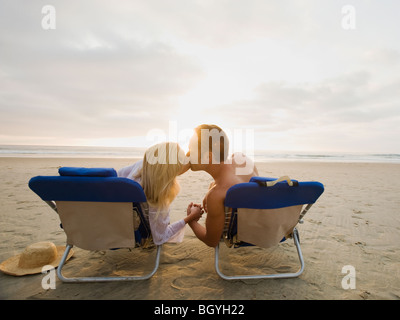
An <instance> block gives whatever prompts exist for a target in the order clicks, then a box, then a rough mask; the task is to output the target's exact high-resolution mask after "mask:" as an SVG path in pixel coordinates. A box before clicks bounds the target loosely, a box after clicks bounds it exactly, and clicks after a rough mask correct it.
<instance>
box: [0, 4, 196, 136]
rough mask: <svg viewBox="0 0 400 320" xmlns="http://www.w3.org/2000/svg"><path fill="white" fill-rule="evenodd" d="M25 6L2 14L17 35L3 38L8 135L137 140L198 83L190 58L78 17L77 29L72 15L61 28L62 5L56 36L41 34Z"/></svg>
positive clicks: (0, 76)
mask: <svg viewBox="0 0 400 320" xmlns="http://www.w3.org/2000/svg"><path fill="white" fill-rule="evenodd" d="M28 7H29V8H30V10H29V8H26V9H25V10H21V11H20V12H19V11H18V12H16V11H15V7H14V6H11V5H10V6H9V8H4V7H3V8H2V9H4V11H2V12H3V14H2V18H3V17H4V18H5V20H3V25H2V26H3V27H5V26H6V27H7V29H6V30H8V31H13V32H14V36H10V34H11V33H10V32H6V30H4V29H3V32H1V33H0V46H1V47H2V48H5V50H4V51H2V55H1V57H0V71H1V72H0V88H1V89H0V111H1V113H2V115H3V116H2V117H1V119H0V126H1V127H2V131H3V132H7V133H8V135H10V136H13V135H15V136H24V135H25V136H26V135H29V136H37V137H45V136H48V135H52V136H54V138H55V139H56V138H64V139H65V138H66V137H68V136H70V137H72V136H77V137H80V138H82V137H84V138H100V137H119V136H134V135H140V134H142V133H143V132H144V131H147V130H148V128H149V127H154V126H158V125H161V124H162V123H163V122H164V121H165V118H167V117H168V114H169V112H171V110H173V109H174V108H176V97H177V96H179V95H181V94H182V93H184V92H186V90H188V88H190V87H191V86H192V85H193V84H194V83H196V81H198V80H199V79H200V78H201V77H202V71H201V69H200V67H199V66H198V65H197V64H196V62H195V61H194V60H193V59H191V58H190V57H187V56H184V55H181V54H179V53H177V52H176V50H175V49H174V48H173V47H171V46H169V45H168V44H165V43H162V42H158V41H141V40H139V39H135V38H132V39H126V38H124V36H122V35H121V34H119V33H117V32H116V31H114V30H112V29H111V30H108V29H107V28H105V27H104V26H103V25H102V24H101V23H99V24H96V23H95V24H94V27H93V28H91V27H89V26H88V24H89V23H88V22H86V27H85V28H83V27H82V25H83V22H84V19H82V16H81V20H79V19H78V23H77V24H78V26H80V27H82V29H80V28H79V27H77V26H76V25H74V22H75V20H74V19H73V16H69V17H68V20H67V22H63V20H62V16H63V9H64V8H65V7H63V6H62V5H61V4H60V7H58V6H56V8H57V12H58V13H59V15H60V17H59V18H58V20H57V21H60V20H61V21H60V22H59V23H58V25H57V29H56V30H54V31H45V30H42V29H41V28H40V18H41V16H40V10H39V11H38V9H40V6H39V7H38V6H36V7H35V8H33V7H34V6H33V5H32V4H30V5H28ZM93 7H95V6H94V4H93ZM34 9H35V10H36V11H38V13H39V14H36V15H32V12H35V10H34ZM69 10H71V8H70V9H69ZM106 14H107V11H103V10H101V11H100V17H103V18H105V16H104V15H106ZM10 16H11V17H12V16H14V18H15V17H19V18H20V19H14V20H13V19H10ZM100 17H97V18H95V19H94V20H90V21H91V22H92V23H93V22H94V21H96V20H97V19H100ZM21 24H22V25H23V26H25V28H23V27H22V26H21ZM33 26H35V27H33ZM4 115H6V116H4Z"/></svg>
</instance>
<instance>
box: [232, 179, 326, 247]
mask: <svg viewBox="0 0 400 320" xmlns="http://www.w3.org/2000/svg"><path fill="white" fill-rule="evenodd" d="M274 180H276V179H272V178H263V177H253V178H252V179H251V180H250V182H248V183H241V184H237V185H234V186H232V187H231V188H230V189H229V190H228V192H227V194H226V198H225V207H227V208H230V209H233V210H231V211H232V212H233V213H232V216H231V221H230V225H229V233H230V234H229V235H228V237H230V238H232V237H233V236H236V238H237V241H238V242H245V243H249V244H252V245H256V246H260V247H264V248H268V247H271V246H275V245H277V244H278V243H279V242H280V241H281V240H282V239H283V238H285V237H286V238H287V237H289V236H290V235H291V233H292V231H293V229H294V227H295V226H296V225H297V223H298V222H299V219H300V216H301V212H302V209H303V206H304V205H312V204H314V203H315V201H317V199H318V198H319V196H320V195H321V194H322V193H323V191H324V186H323V185H322V184H321V183H319V182H298V181H296V180H290V179H288V181H286V179H285V181H282V182H278V183H275V181H274Z"/></svg>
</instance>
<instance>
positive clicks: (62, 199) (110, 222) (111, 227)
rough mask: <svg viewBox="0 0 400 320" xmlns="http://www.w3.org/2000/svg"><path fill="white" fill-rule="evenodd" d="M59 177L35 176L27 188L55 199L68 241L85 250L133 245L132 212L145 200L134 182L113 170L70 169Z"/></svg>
mask: <svg viewBox="0 0 400 320" xmlns="http://www.w3.org/2000/svg"><path fill="white" fill-rule="evenodd" d="M59 174H60V176H37V177H34V178H32V179H31V180H30V181H29V187H30V188H31V189H32V190H33V191H34V192H35V193H36V194H37V195H39V197H40V198H41V199H42V200H44V201H46V202H54V203H55V205H56V211H57V212H58V214H59V216H60V220H61V225H62V228H63V229H64V231H65V233H66V235H67V244H69V245H74V246H77V247H79V248H82V249H87V250H106V249H112V248H125V247H135V235H134V234H135V233H134V227H135V226H134V223H135V215H134V213H135V211H134V210H140V208H141V207H140V203H145V202H146V196H145V195H144V192H143V189H142V187H141V186H140V184H138V183H137V182H135V181H133V180H130V179H126V178H119V177H117V174H116V172H115V170H114V169H107V168H106V169H103V168H69V167H64V168H60V170H59Z"/></svg>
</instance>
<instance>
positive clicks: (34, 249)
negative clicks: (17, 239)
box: [0, 242, 73, 276]
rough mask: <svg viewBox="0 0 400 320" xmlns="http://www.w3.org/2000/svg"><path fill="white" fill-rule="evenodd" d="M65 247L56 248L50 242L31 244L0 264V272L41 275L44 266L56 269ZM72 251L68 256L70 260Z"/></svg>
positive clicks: (15, 274) (17, 274) (16, 274)
mask: <svg viewBox="0 0 400 320" xmlns="http://www.w3.org/2000/svg"><path fill="white" fill-rule="evenodd" d="M64 251H65V246H56V245H55V244H54V243H52V242H38V243H34V244H31V245H29V246H27V247H26V248H25V250H24V251H23V252H22V253H21V254H18V255H16V256H14V257H11V258H9V259H7V260H6V261H4V262H2V263H1V264H0V270H1V271H3V272H4V273H6V274H10V275H13V276H24V275H27V274H35V273H41V272H42V268H43V267H44V266H45V265H51V266H53V267H54V268H57V266H58V265H59V263H60V261H61V258H62V256H63V254H64ZM72 255H73V251H72V250H71V251H70V253H69V254H68V257H67V260H68V259H69V258H71V257H72Z"/></svg>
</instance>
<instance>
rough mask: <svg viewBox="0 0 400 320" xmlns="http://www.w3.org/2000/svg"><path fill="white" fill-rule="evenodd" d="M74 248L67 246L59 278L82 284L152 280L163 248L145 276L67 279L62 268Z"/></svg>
mask: <svg viewBox="0 0 400 320" xmlns="http://www.w3.org/2000/svg"><path fill="white" fill-rule="evenodd" d="M71 248H72V246H71V245H67V248H66V250H65V252H64V255H63V257H62V258H61V261H60V264H59V265H58V268H57V276H58V278H59V279H60V280H61V281H62V282H71V283H80V282H107V281H134V280H147V279H150V278H151V277H152V276H153V275H154V274H155V273H156V271H157V269H158V266H159V264H160V253H161V246H157V253H156V258H155V263H154V268H153V270H152V271H151V272H150V273H148V274H146V275H144V276H121V277H78V278H67V277H65V276H64V275H63V274H62V268H63V266H64V264H65V261H66V259H67V256H68V253H69V251H70V250H71Z"/></svg>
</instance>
